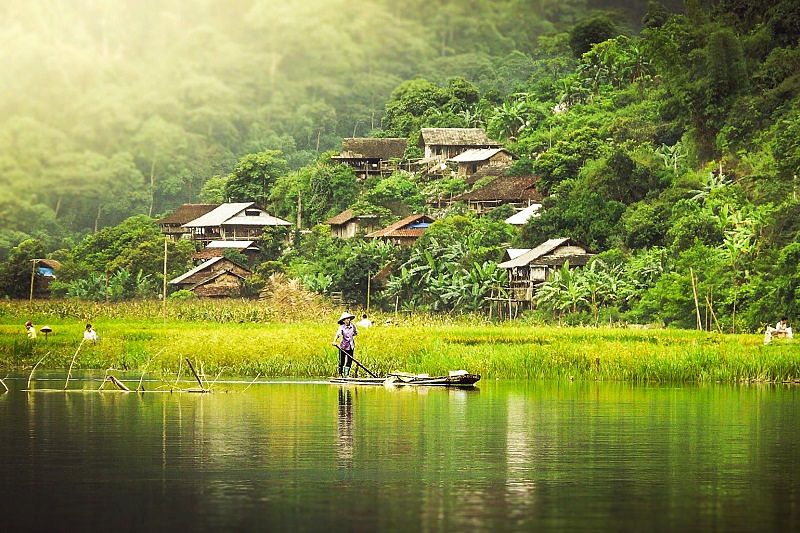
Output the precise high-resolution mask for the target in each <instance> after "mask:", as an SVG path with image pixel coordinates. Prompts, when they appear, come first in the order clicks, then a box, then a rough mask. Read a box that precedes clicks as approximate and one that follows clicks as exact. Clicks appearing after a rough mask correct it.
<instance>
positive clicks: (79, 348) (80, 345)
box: [64, 339, 85, 390]
mask: <svg viewBox="0 0 800 533" xmlns="http://www.w3.org/2000/svg"><path fill="white" fill-rule="evenodd" d="M84 340H85V339H83V340H81V343H80V344H79V345H78V349H77V350H75V355H73V356H72V361H71V362H70V363H69V370H68V371H67V381H65V382H64V390H67V385H69V378H70V377H72V365H74V364H75V359H76V358H77V357H78V352H80V351H81V348H82V347H83V341H84Z"/></svg>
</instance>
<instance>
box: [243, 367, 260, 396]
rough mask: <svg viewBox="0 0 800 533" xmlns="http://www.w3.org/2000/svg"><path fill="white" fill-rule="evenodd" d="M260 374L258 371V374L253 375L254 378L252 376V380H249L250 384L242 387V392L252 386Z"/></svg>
mask: <svg viewBox="0 0 800 533" xmlns="http://www.w3.org/2000/svg"><path fill="white" fill-rule="evenodd" d="M260 375H261V372H259V373H258V374H256V377H254V378H253V381H251V382H250V385H248V386H247V387H245V388H244V390H243V391H242V392H247V389H249V388H250V387H252V386H253V383H255V382H256V380H257V379H258V378H259V376H260Z"/></svg>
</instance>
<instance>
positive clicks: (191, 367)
mask: <svg viewBox="0 0 800 533" xmlns="http://www.w3.org/2000/svg"><path fill="white" fill-rule="evenodd" d="M186 364H187V365H189V370H191V371H192V374H194V379H196V380H197V383H198V384H200V388H201V389H203V390H205V387H203V382H202V380H200V376H198V375H197V371H196V370H195V369H194V366H193V365H192V362H191V361H189V358H188V357H187V358H186Z"/></svg>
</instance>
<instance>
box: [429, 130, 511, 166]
mask: <svg viewBox="0 0 800 533" xmlns="http://www.w3.org/2000/svg"><path fill="white" fill-rule="evenodd" d="M420 143H421V144H420V148H422V149H423V150H424V153H425V155H424V158H425V159H441V160H442V161H444V160H447V159H452V158H454V157H456V156H457V155H459V154H462V153H464V152H466V151H467V150H470V149H483V148H502V144H500V143H499V142H497V141H493V140H492V139H490V138H489V137H488V136H487V135H486V132H485V131H483V130H482V129H481V128H422V135H421V140H420Z"/></svg>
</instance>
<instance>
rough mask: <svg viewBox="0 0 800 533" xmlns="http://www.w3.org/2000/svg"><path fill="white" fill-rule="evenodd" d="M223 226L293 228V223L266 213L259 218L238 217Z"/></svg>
mask: <svg viewBox="0 0 800 533" xmlns="http://www.w3.org/2000/svg"><path fill="white" fill-rule="evenodd" d="M220 225H221V226H291V225H292V223H291V222H287V221H285V220H283V219H282V218H278V217H274V216H272V215H268V214H267V213H264V214H263V215H259V216H245V215H236V216H234V217H231V218H229V219H228V220H226V221H225V222H223V223H222V224H220Z"/></svg>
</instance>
